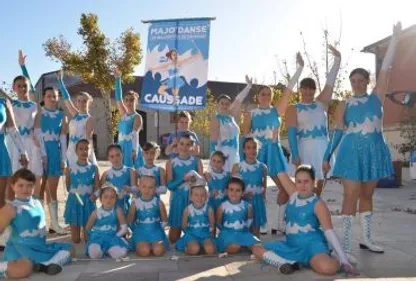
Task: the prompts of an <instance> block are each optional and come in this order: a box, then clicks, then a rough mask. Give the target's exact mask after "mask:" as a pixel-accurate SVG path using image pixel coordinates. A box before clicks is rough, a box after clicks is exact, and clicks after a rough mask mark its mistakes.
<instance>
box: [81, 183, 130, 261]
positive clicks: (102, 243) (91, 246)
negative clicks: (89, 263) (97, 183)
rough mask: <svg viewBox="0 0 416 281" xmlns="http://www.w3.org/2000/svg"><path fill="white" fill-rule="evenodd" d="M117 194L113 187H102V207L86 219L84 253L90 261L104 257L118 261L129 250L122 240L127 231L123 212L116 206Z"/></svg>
mask: <svg viewBox="0 0 416 281" xmlns="http://www.w3.org/2000/svg"><path fill="white" fill-rule="evenodd" d="M117 194H118V193H117V188H116V187H115V186H113V185H103V186H102V187H101V188H100V201H101V204H102V205H101V207H100V208H98V209H97V210H95V211H94V212H92V213H91V215H90V218H89V219H88V222H87V226H86V227H85V229H86V231H87V232H88V241H87V243H86V244H85V252H86V253H87V255H88V256H89V257H90V258H92V259H100V258H102V257H103V256H104V255H108V256H110V257H111V258H113V259H120V258H123V257H125V256H126V255H127V252H128V250H129V244H128V243H127V241H126V240H125V239H124V238H123V236H124V235H125V234H126V233H127V231H128V227H127V222H126V218H125V217H124V214H123V211H122V210H121V209H120V207H117V206H116V203H117V198H118V195H117ZM117 230H118V231H117Z"/></svg>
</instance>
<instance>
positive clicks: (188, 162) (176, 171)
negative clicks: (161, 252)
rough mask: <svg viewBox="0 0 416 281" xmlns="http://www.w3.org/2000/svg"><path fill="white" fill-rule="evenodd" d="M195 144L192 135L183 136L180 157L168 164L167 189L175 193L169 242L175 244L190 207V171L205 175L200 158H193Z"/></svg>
mask: <svg viewBox="0 0 416 281" xmlns="http://www.w3.org/2000/svg"><path fill="white" fill-rule="evenodd" d="M193 145H194V142H193V141H192V139H191V136H190V135H182V137H181V138H180V139H179V142H178V156H176V157H174V158H172V159H169V160H168V161H167V162H166V178H167V182H168V184H167V187H168V189H169V191H170V192H173V195H171V198H170V199H171V200H170V209H169V226H170V229H169V240H170V242H171V243H175V242H176V240H178V239H179V237H180V236H181V227H182V215H183V211H184V210H185V208H186V207H187V206H188V205H189V184H188V183H187V181H188V180H189V178H190V176H188V175H187V174H188V173H189V172H190V171H197V172H198V174H199V175H203V166H202V162H201V160H200V159H199V158H197V157H194V156H191V151H190V150H191V147H192V146H193Z"/></svg>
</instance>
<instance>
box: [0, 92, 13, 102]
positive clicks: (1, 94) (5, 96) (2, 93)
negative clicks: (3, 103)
mask: <svg viewBox="0 0 416 281" xmlns="http://www.w3.org/2000/svg"><path fill="white" fill-rule="evenodd" d="M0 98H4V99H5V100H7V101H9V102H13V99H12V98H11V97H10V96H9V95H8V94H6V92H5V91H3V89H0Z"/></svg>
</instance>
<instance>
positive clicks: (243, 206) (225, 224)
mask: <svg viewBox="0 0 416 281" xmlns="http://www.w3.org/2000/svg"><path fill="white" fill-rule="evenodd" d="M244 190H245V184H244V181H243V180H242V179H240V178H237V177H232V178H231V179H230V181H229V182H228V184H227V196H228V199H227V200H226V201H224V202H223V203H222V204H221V206H220V207H219V208H218V210H217V227H218V228H219V229H220V234H219V235H218V237H217V240H216V244H217V249H218V251H219V252H220V253H223V252H227V253H229V254H235V253H237V252H239V251H240V250H241V247H247V248H249V249H250V250H252V249H253V247H254V246H255V245H256V244H258V243H260V240H259V239H258V238H257V237H256V236H255V235H253V234H252V233H251V232H250V230H249V229H250V227H251V223H252V221H253V209H252V207H251V205H250V204H249V203H248V202H247V201H244V200H243V194H244Z"/></svg>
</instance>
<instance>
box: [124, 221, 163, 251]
mask: <svg viewBox="0 0 416 281" xmlns="http://www.w3.org/2000/svg"><path fill="white" fill-rule="evenodd" d="M161 241H162V242H163V244H164V245H165V249H166V250H167V249H169V241H168V238H167V236H166V233H165V231H164V230H163V228H162V225H161V224H160V223H149V224H139V225H136V226H135V227H134V230H133V236H132V237H131V239H130V247H131V249H136V244H137V243H151V244H153V243H157V242H161Z"/></svg>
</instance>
